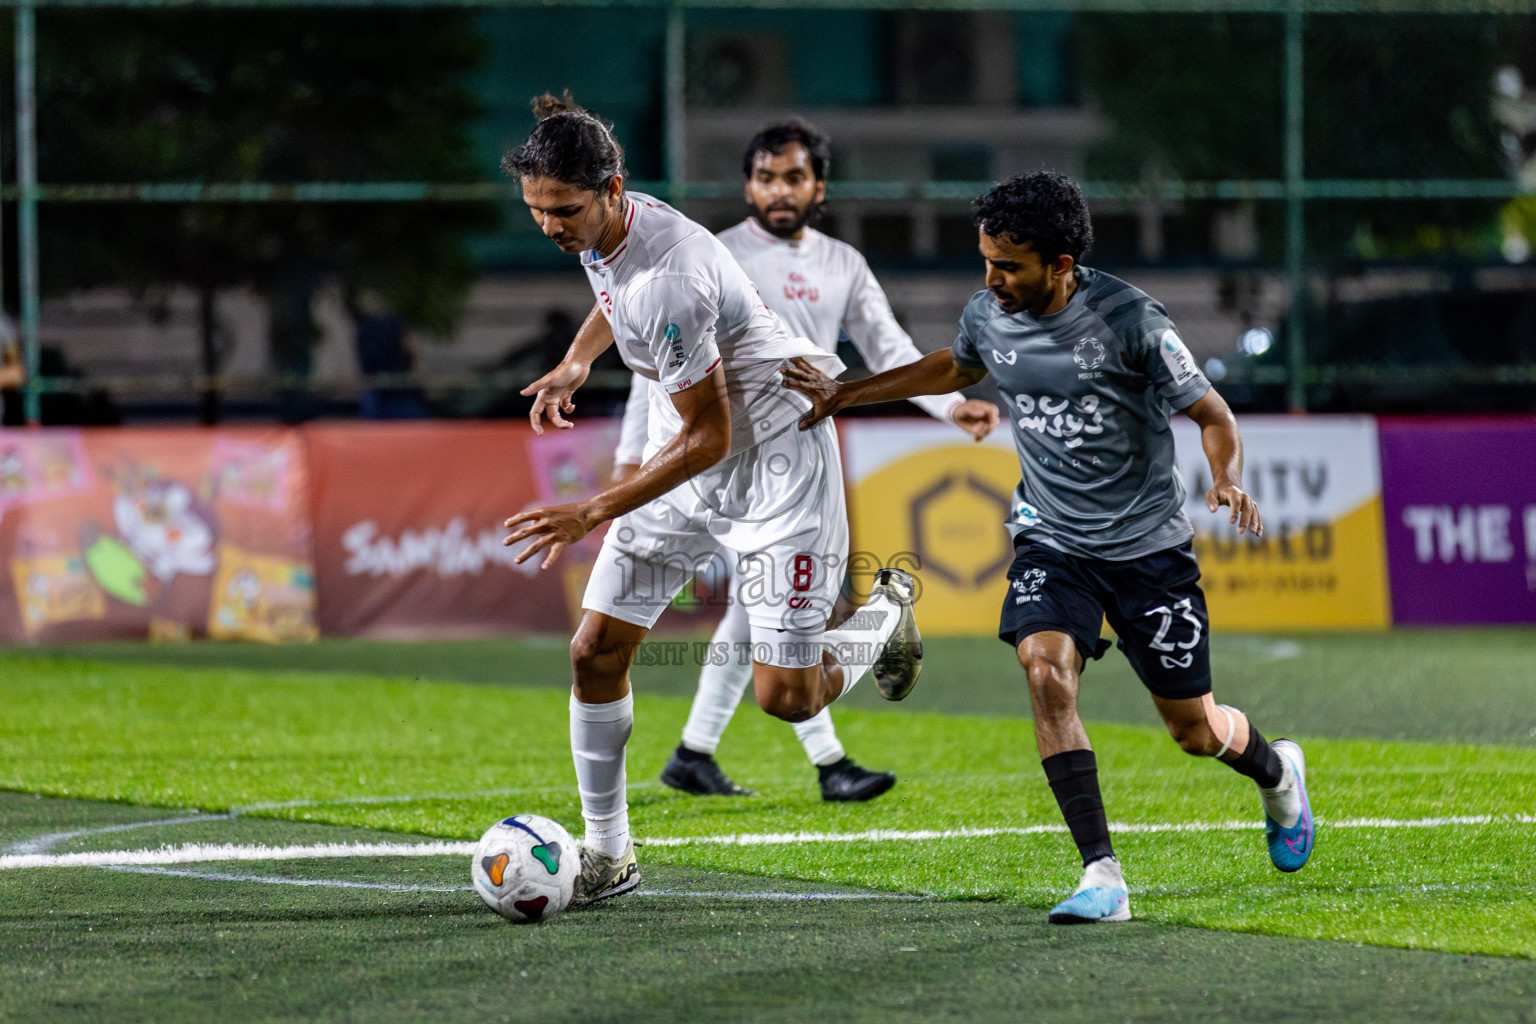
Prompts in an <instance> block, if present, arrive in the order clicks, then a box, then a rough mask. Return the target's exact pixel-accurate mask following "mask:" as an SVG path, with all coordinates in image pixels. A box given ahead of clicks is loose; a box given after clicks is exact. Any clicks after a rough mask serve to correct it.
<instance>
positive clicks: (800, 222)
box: [747, 202, 821, 238]
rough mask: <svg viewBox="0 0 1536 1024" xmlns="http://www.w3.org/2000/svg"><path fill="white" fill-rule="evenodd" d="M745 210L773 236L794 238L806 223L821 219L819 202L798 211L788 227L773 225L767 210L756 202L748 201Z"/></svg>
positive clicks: (781, 208)
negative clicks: (798, 214)
mask: <svg viewBox="0 0 1536 1024" xmlns="http://www.w3.org/2000/svg"><path fill="white" fill-rule="evenodd" d="M779 209H780V210H783V209H784V207H779ZM747 212H748V213H749V214H750V215H751V216H752V219H753V220H755V221H757V222H758V224H760V225H762V228H763V230H764V231H766V232H768V233H769V234H770V235H773V236H774V237H775V238H794V237H795V236H796V235H797V234H799V233H800V231H801V229H802V228H804V227H805V226H806V225H808V224H814V223H815V222H816V221H818V220H820V219H821V204H820V203H817V202H812V203H811V204H810V205H809V206H807V207H806V208H805V209H804V210H801V211H800V216H798V217H796V218H795V220H794V222H793V223H791V224H790V225H789V226H788V227H775V226H774V225H773V224H772V223H771V222H770V221H769V220H768V213H769V211H768V210H765V209H763V208H762V207H760V206H758V205H757V204H756V203H748V204H747Z"/></svg>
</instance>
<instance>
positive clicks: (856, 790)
mask: <svg viewBox="0 0 1536 1024" xmlns="http://www.w3.org/2000/svg"><path fill="white" fill-rule="evenodd" d="M829 157H830V147H829V140H828V139H827V138H826V136H825V135H823V134H821V133H820V132H819V131H817V130H816V129H815V128H814V127H812V126H811V125H809V124H807V123H806V122H804V121H802V120H799V119H792V120H789V121H784V122H781V123H778V124H774V125H770V126H768V127H766V128H764V129H763V130H762V131H760V132H759V133H758V134H757V135H756V136H755V137H754V138H753V139H752V140H751V142H750V143H748V146H747V150H746V153H745V155H744V157H743V160H742V170H743V173H744V176H745V178H746V185H745V190H746V198H747V204H748V207H749V209H750V213H749V215H748V217H747V218H746V219H745V220H743V221H742V222H741V223H739V224H737V225H735V226H733V227H730V228H727V229H726V230H724V231H722V232H720V234H719V235H718V236H717V237H718V238H719V239H720V241H721V242H722V243H723V244H724V245H725V247H726V248H727V249H729V250H730V252H731V255H733V256H734V257H735V258H736V261H737V263H739V264H740V265H741V268H742V270H744V271H745V272H746V273H747V276H748V277H750V278H751V279H752V282H753V284H755V285H756V286H757V291H758V294H759V295H760V296H761V297H762V298H763V301H764V302H765V303H766V304H767V306H768V307H769V308H770V309H772V310H773V312H774V313H775V314H776V315H777V316H778V318H779V320H780V322H782V323H783V324H784V325H785V326H786V328H787V329H788V330H789V332H790V333H791V334H795V335H799V336H802V337H805V338H809V339H810V340H811V341H812V342H813V343H815V345H816V346H817V347H818V348H820V349H822V350H823V351H825V352H827V353H835V352H836V351H837V344H838V340H839V337H840V336H841V335H842V334H843V333H844V332H846V333H847V335H848V337H849V338H850V339H851V341H852V342H853V345H854V347H855V348H856V349H857V350H858V352H859V355H860V356H861V357H862V358H863V360H864V363H865V365H867V366H868V367H869V368H870V370H871V371H873V372H875V373H879V372H882V371H884V370H888V369H892V368H894V367H897V366H903V365H906V364H908V363H914V362H916V361H917V360H918V359H919V358H920V357H921V353H920V352H919V351H918V350H917V347H916V346H915V345H914V344H913V343H912V339H911V338H910V337H909V336H908V335H907V333H906V331H904V330H902V328H901V326H900V324H898V323H897V322H896V317H895V314H894V313H893V312H892V311H891V305H890V301H889V300H888V299H887V298H886V296H885V292H884V290H882V289H881V287H880V284H879V282H877V281H876V280H875V276H874V274H873V273H872V272H871V271H870V269H869V264H868V263H867V262H866V261H865V259H864V257H863V256H862V255H861V254H860V253H859V251H858V250H857V249H855V248H853V247H852V246H851V245H848V244H846V243H844V242H840V241H838V240H837V239H835V238H831V237H829V236H827V235H825V234H823V233H822V232H820V231H817V230H816V229H815V228H813V227H810V226H809V224H808V223H807V222H808V221H809V220H811V219H812V218H813V217H814V216H815V214H816V211H817V207H818V206H819V204H820V201H821V199H822V197H823V196H824V194H825V188H826V186H825V181H826V171H827V164H828V161H829ZM653 390H654V385H651V384H650V383H649V382H648V381H647V380H646V378H644V377H642V376H640V375H639V374H638V373H637V374H635V376H634V381H633V383H632V385H631V389H630V396H629V401H628V402H627V403H626V407H625V412H624V420H623V426H622V429H621V432H620V443H619V448H618V450H617V452H616V454H615V457H614V462H615V477H616V479H624V478H625V477H626V476H627V475H628V473H629V472H633V469H634V467H636V466H638V465H639V463H640V462H641V461H642V459H643V457H644V455H645V442H646V438H647V419H648V411H649V409H650V408H651V407H652V405H653V404H654V403H655V402H656V401H657V396H655V395H653ZM913 404H915V405H917V406H919V407H920V408H922V409H923V410H924V411H925V412H928V413H929V414H930V415H932V416H933V417H934V418H935V419H938V420H941V421H945V422H951V423H955V424H957V425H959V426H961V427H962V428H964V429H966V430H968V431H969V432H971V433H972V434H974V435H975V436H976V437H977V438H978V439H979V438H980V437H983V436H985V434H986V433H987V432H988V431H990V430H991V428H992V426H993V425H995V424H996V423H997V421H998V413H997V409H996V407H995V406H994V405H992V403H990V402H984V401H980V400H970V401H968V400H966V398H965V397H964V396H963V395H961V394H959V393H955V394H950V395H943V396H938V395H924V396H921V397H920V398H915V399H913ZM750 639H751V636H750V628H749V623H748V618H747V611H746V609H745V608H744V607H743V606H741V605H740V604H736V603H734V602H733V603H731V604H730V605H728V606H727V609H726V612H725V615H724V616H723V617H722V619H721V621H720V624H719V626H718V628H717V629H716V630H715V634H714V637H713V638H712V640H711V645H712V646H711V652H712V656H711V657H710V658H709V659H707V660H705V663H704V664H703V665H702V667H701V671H700V674H699V686H698V691H697V693H696V694H695V695H694V700H693V706H692V708H691V710H690V712H689V716H688V721H687V724H686V725H685V726H684V727H683V734H682V742H681V743H680V744H679V745H678V747H677V749H676V750H675V751H674V752H673V754H672V757H671V759H670V760H669V761H668V763H667V765H666V767H665V768H664V769H663V771H662V775H661V780H662V781H663V782H665V783H666V784H668V785H670V786H672V787H674V788H676V789H680V790H683V791H684V792H689V793H695V794H698V795H714V796H727V795H743V796H744V795H749V794H750V792H751V791H750V790H748V789H745V788H744V787H742V786H740V785H738V784H736V783H735V782H733V781H732V780H731V779H730V778H729V776H727V775H726V773H725V772H724V770H723V769H722V768H721V767H720V765H719V764H718V762H716V761H715V759H714V754H715V752H716V750H717V748H718V746H719V743H720V739H721V737H722V736H723V735H724V733H725V729H726V726H727V725H728V724H729V723H730V720H731V717H732V715H733V713H734V712H735V709H736V707H737V705H738V704H740V703H741V699H742V697H743V696H744V695H745V693H746V688H747V684H748V683H750V682H751V680H752V669H751V664H750V662H748V661H747V660H746V659H745V658H744V657H742V656H741V652H744V651H746V650H748V649H749V648H748V647H747V646H746V644H747V641H749V640H750ZM794 728H795V732H796V734H797V736H798V737H799V739H800V743H801V746H802V747H803V748H804V749H805V752H806V756H807V757H808V758H809V759H810V761H811V763H812V764H813V765H815V766H816V768H817V769H818V775H819V782H820V787H821V792H822V797H823V799H826V800H829V801H850V800H871V799H874V798H875V797H878V796H880V795H881V794H883V793H884V792H886V791H887V790H888V789H890V787H891V786H892V785H893V784H894V783H895V781H896V777H895V776H894V775H893V774H891V773H890V772H875V771H869V770H868V769H865V768H863V767H861V766H859V765H858V764H856V763H855V762H853V761H852V760H851V759H850V758H849V757H848V756H847V753H846V751H845V750H844V749H843V746H842V743H841V742H840V741H839V740H838V737H837V732H836V730H835V728H834V727H833V724H832V714H831V710H830V709H823V710H822V711H821V713H820V714H818V715H816V716H815V717H813V718H811V719H808V720H806V721H804V722H797V723H795V726H794Z"/></svg>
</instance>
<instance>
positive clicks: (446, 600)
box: [305, 422, 612, 637]
mask: <svg viewBox="0 0 1536 1024" xmlns="http://www.w3.org/2000/svg"><path fill="white" fill-rule="evenodd" d="M605 429H606V425H605V424H595V425H594V424H583V426H582V427H580V428H578V429H577V431H572V432H564V431H560V432H554V431H551V432H550V434H549V435H548V436H547V437H546V439H545V440H548V441H550V442H552V443H553V447H558V448H559V449H560V451H559V452H558V453H556V452H554V451H552V450H551V451H547V452H546V457H542V458H540V459H539V460H538V461H535V460H534V459H532V458H530V456H529V448H530V445H529V441H530V439H532V438H533V432H532V431H531V430H530V429H529V428H528V426H527V425H526V424H519V423H506V424H450V423H427V422H423V423H383V424H342V425H335V426H329V425H327V426H316V427H311V428H309V429H308V430H306V431H305V435H306V438H307V440H308V442H309V458H310V466H311V474H312V477H313V481H314V482H313V488H314V496H315V502H314V523H315V568H316V571H317V572H318V573H319V575H320V578H321V579H322V580H323V581H324V585H323V586H322V588H321V594H320V628H321V630H322V631H323V632H325V633H327V634H339V635H346V636H396V637H406V636H475V635H490V634H495V633H510V632H518V631H523V630H530V631H531V630H547V631H551V632H558V631H562V630H566V629H568V628H569V627H570V621H571V620H570V612H569V610H568V608H567V599H566V595H567V592H568V590H569V589H571V587H573V586H574V585H575V581H574V579H573V577H574V576H580V577H581V578H582V579H585V576H586V568H585V567H586V565H587V564H588V563H589V562H590V560H591V555H590V554H589V553H586V552H584V551H577V552H571V553H567V555H566V556H565V557H564V558H562V560H561V561H560V563H558V564H557V565H556V566H555V567H553V568H551V569H550V570H549V571H548V572H542V573H541V572H540V571H539V568H538V564H537V560H535V559H530V560H529V562H527V563H524V564H523V565H516V564H514V563H513V558H514V557H515V555H516V551H514V550H513V549H511V548H507V547H503V546H502V543H501V539H502V538H503V537H504V536H506V533H507V531H506V530H504V529H503V528H502V526H501V524H502V521H503V520H504V519H506V518H507V516H509V515H512V514H514V513H516V512H521V511H523V510H524V509H526V508H531V507H534V506H536V505H540V504H544V503H546V502H553V501H561V500H566V501H568V500H574V499H575V498H578V497H581V496H584V495H586V494H590V493H591V492H592V490H594V489H595V487H596V484H597V481H598V480H599V479H601V474H604V473H606V472H607V471H608V466H607V462H608V461H610V460H611V458H612V456H611V454H605V449H606V451H607V452H611V451H612V445H611V443H610V439H609V438H608V437H607V435H606V433H605V432H604V431H605ZM578 435H580V436H579V437H578ZM581 442H586V444H585V445H583V444H582V443H581ZM583 453H585V454H583ZM586 546H588V545H585V544H584V545H583V547H586ZM583 555H585V556H586V557H585V560H583V558H582V556H583Z"/></svg>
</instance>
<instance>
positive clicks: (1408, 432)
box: [1381, 418, 1536, 625]
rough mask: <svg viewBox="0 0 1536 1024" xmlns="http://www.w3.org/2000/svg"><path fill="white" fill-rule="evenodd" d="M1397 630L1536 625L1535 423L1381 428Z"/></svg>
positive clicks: (1406, 423) (1393, 422)
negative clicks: (1408, 627)
mask: <svg viewBox="0 0 1536 1024" xmlns="http://www.w3.org/2000/svg"><path fill="white" fill-rule="evenodd" d="M1381 462H1382V472H1383V474H1384V476H1385V480H1386V488H1385V498H1386V524H1387V552H1388V555H1389V558H1390V565H1391V574H1392V613H1393V621H1395V622H1398V623H1402V624H1405V625H1451V624H1457V623H1536V471H1533V467H1536V418H1521V419H1514V420H1492V419H1486V420H1459V421H1458V420H1444V419H1434V420H1431V419H1423V420H1418V419H1384V420H1382V422H1381Z"/></svg>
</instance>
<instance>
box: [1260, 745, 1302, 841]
mask: <svg viewBox="0 0 1536 1024" xmlns="http://www.w3.org/2000/svg"><path fill="white" fill-rule="evenodd" d="M1270 747H1271V748H1272V749H1273V750H1274V752H1275V753H1276V754H1279V755H1280V760H1281V762H1282V763H1283V764H1284V765H1285V775H1284V777H1283V778H1282V779H1281V780H1280V785H1278V786H1276V787H1275V788H1274V789H1260V790H1259V793H1260V794H1261V795H1262V796H1263V797H1264V839H1265V841H1266V842H1267V843H1268V844H1269V859H1270V861H1271V862H1273V863H1274V865H1275V867H1277V868H1279V869H1280V870H1281V871H1300V870H1301V868H1302V865H1304V864H1306V862H1307V858H1308V857H1310V856H1312V840H1313V839H1314V837H1315V835H1316V833H1315V830H1314V828H1313V823H1312V804H1311V801H1309V800H1308V799H1307V759H1306V758H1305V757H1303V756H1302V753H1301V747H1300V746H1299V745H1298V744H1297V743H1296V741H1295V740H1275V742H1274V743H1272V744H1270Z"/></svg>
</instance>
